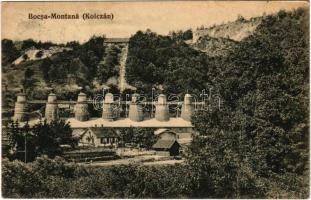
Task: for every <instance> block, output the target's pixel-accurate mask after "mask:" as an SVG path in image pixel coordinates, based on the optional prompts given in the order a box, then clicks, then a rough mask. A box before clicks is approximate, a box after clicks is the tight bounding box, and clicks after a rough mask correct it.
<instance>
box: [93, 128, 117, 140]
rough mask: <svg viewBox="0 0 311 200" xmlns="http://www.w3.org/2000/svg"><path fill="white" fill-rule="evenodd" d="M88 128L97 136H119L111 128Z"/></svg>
mask: <svg viewBox="0 0 311 200" xmlns="http://www.w3.org/2000/svg"><path fill="white" fill-rule="evenodd" d="M89 130H90V131H92V132H93V133H94V135H96V137H98V138H102V137H119V135H118V133H117V132H116V131H115V130H114V129H112V128H102V127H91V128H89Z"/></svg>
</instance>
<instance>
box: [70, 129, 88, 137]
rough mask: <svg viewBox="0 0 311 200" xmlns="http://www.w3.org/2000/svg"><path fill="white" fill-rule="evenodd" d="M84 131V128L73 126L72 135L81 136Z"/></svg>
mask: <svg viewBox="0 0 311 200" xmlns="http://www.w3.org/2000/svg"><path fill="white" fill-rule="evenodd" d="M85 132H86V129H82V128H75V129H73V130H72V136H73V137H75V138H79V137H81V136H82V135H83V134H84V133H85Z"/></svg>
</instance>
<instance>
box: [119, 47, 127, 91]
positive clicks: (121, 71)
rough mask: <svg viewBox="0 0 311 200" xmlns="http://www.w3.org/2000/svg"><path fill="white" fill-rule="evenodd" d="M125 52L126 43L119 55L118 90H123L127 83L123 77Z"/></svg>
mask: <svg viewBox="0 0 311 200" xmlns="http://www.w3.org/2000/svg"><path fill="white" fill-rule="evenodd" d="M127 52H128V45H126V46H125V47H124V48H122V52H121V56H120V75H119V89H120V92H123V91H124V90H125V88H126V85H127V83H126V79H125V65H126V58H127Z"/></svg>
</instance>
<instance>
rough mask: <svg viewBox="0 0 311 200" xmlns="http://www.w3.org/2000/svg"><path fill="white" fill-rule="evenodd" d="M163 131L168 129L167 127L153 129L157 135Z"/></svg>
mask: <svg viewBox="0 0 311 200" xmlns="http://www.w3.org/2000/svg"><path fill="white" fill-rule="evenodd" d="M165 131H168V129H167V128H159V129H158V130H156V131H154V134H155V135H159V134H161V133H163V132H165Z"/></svg>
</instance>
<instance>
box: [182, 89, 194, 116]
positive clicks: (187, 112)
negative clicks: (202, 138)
mask: <svg viewBox="0 0 311 200" xmlns="http://www.w3.org/2000/svg"><path fill="white" fill-rule="evenodd" d="M192 113H193V105H192V96H191V95H190V94H186V95H185V98H184V103H183V105H182V108H181V118H183V119H184V120H186V121H191V116H192Z"/></svg>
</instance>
